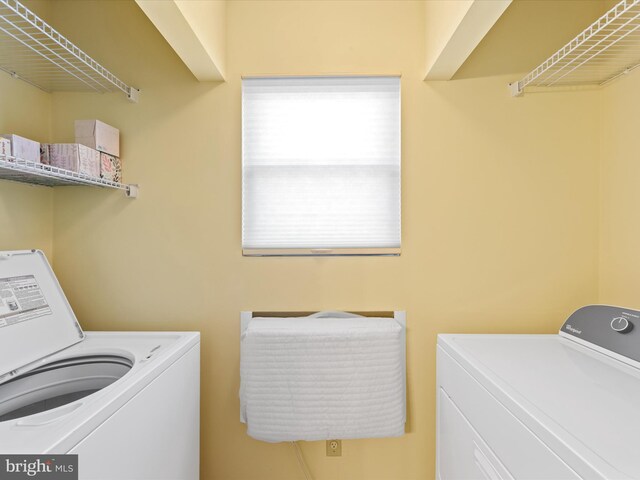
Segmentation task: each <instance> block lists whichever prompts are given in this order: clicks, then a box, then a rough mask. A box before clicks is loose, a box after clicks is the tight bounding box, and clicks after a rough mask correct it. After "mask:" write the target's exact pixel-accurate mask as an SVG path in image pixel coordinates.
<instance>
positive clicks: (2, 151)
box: [0, 137, 11, 157]
mask: <svg viewBox="0 0 640 480" xmlns="http://www.w3.org/2000/svg"><path fill="white" fill-rule="evenodd" d="M0 155H7V156H9V157H10V156H11V140H9V139H6V138H1V137H0Z"/></svg>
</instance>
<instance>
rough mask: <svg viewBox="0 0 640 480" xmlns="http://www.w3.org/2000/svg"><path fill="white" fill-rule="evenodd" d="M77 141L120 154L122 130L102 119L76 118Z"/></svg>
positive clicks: (111, 153)
mask: <svg viewBox="0 0 640 480" xmlns="http://www.w3.org/2000/svg"><path fill="white" fill-rule="evenodd" d="M76 143H80V144H82V145H86V146H87V147H91V148H95V149H96V150H99V151H101V152H104V153H108V154H109V155H113V156H116V157H119V156H120V130H118V129H117V128H115V127H112V126H111V125H107V124H106V123H104V122H101V121H100V120H76Z"/></svg>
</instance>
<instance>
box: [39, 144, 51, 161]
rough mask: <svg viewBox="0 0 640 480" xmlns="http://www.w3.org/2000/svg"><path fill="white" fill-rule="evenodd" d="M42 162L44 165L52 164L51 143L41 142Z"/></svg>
mask: <svg viewBox="0 0 640 480" xmlns="http://www.w3.org/2000/svg"><path fill="white" fill-rule="evenodd" d="M40 163H42V164H43V165H51V162H50V161H49V144H48V143H41V144H40Z"/></svg>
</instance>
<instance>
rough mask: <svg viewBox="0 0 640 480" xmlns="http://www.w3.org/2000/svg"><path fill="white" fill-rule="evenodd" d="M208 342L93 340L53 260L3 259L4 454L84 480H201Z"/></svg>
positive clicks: (35, 256)
mask: <svg viewBox="0 0 640 480" xmlns="http://www.w3.org/2000/svg"><path fill="white" fill-rule="evenodd" d="M199 385H200V334H199V333H198V332H86V333H85V332H83V331H82V329H81V327H80V325H79V323H78V321H77V319H76V317H75V315H74V313H73V310H72V309H71V307H70V305H69V303H68V302H67V299H66V297H65V295H64V293H63V291H62V289H61V288H60V285H59V284H58V281H57V279H56V277H55V275H54V273H53V271H52V270H51V267H50V266H49V264H48V262H47V260H46V258H45V256H44V254H43V253H42V252H40V251H37V250H31V251H15V252H0V454H68V453H71V454H77V455H78V461H79V478H81V479H83V480H121V479H122V480H125V479H127V480H134V479H135V480H151V479H153V480H163V479H164V480H196V479H197V478H198V477H199V421H200V414H199V403H200V392H199V389H200V388H199Z"/></svg>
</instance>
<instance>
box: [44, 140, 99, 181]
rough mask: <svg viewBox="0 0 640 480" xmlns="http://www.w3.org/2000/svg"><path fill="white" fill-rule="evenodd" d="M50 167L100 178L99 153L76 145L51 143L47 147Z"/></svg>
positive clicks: (84, 146)
mask: <svg viewBox="0 0 640 480" xmlns="http://www.w3.org/2000/svg"><path fill="white" fill-rule="evenodd" d="M49 162H50V164H51V166H53V167H58V168H64V169H66V170H71V171H73V172H78V173H82V174H85V175H90V176H92V177H100V152H98V151H97V150H94V149H93V148H89V147H87V146H86V145H80V144H78V143H52V144H50V145H49Z"/></svg>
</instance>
